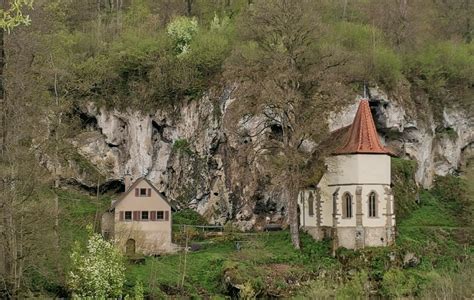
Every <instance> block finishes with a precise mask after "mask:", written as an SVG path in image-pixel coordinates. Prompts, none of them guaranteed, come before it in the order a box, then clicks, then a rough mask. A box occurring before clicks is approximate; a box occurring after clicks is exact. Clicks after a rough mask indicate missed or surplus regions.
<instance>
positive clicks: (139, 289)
mask: <svg viewBox="0 0 474 300" xmlns="http://www.w3.org/2000/svg"><path fill="white" fill-rule="evenodd" d="M133 299H134V300H143V299H145V296H144V289H143V284H142V282H141V281H137V282H136V283H135V286H134V288H133Z"/></svg>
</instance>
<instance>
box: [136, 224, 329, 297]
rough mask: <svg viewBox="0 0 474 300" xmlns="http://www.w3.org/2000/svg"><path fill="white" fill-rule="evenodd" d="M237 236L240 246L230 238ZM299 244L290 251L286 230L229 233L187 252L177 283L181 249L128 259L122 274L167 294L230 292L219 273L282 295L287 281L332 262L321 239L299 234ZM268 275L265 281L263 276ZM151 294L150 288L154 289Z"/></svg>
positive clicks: (257, 290) (299, 278) (237, 283)
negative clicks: (139, 259) (133, 261)
mask: <svg viewBox="0 0 474 300" xmlns="http://www.w3.org/2000/svg"><path fill="white" fill-rule="evenodd" d="M237 241H239V243H240V244H241V245H242V246H241V247H242V248H241V250H240V251H237V250H236V247H235V244H236V242H237ZM302 241H303V244H304V246H305V247H304V248H305V249H304V250H303V251H302V252H301V253H298V252H296V251H294V249H293V248H292V246H291V243H290V240H289V234H288V232H272V233H256V234H233V235H232V236H231V237H219V238H214V239H211V240H207V241H205V243H203V244H202V246H203V248H202V249H201V250H199V251H197V252H192V253H189V255H188V257H187V270H186V277H185V282H184V286H183V288H182V289H180V288H178V287H179V286H180V284H179V283H180V282H181V279H182V274H183V271H182V270H183V265H184V256H183V254H177V255H168V256H163V257H160V258H148V259H147V260H146V262H145V264H144V265H130V266H129V272H128V280H129V282H130V283H131V284H133V283H134V282H136V281H137V280H139V281H141V282H144V283H145V286H148V292H150V293H159V292H158V291H157V289H156V287H159V288H160V289H161V290H164V291H166V292H167V293H170V294H184V295H187V296H191V295H200V296H210V295H219V294H220V295H222V294H227V293H229V292H231V290H232V288H231V287H230V285H228V284H226V282H225V278H226V277H227V278H228V279H230V280H231V282H232V283H233V284H236V285H248V286H249V287H251V289H253V290H254V292H259V291H263V290H265V293H267V294H268V293H271V294H273V295H285V292H286V290H288V288H290V286H289V284H288V281H291V280H294V281H301V280H302V279H304V277H305V276H307V275H308V274H309V273H313V272H316V271H317V270H318V269H320V268H323V267H324V268H331V267H332V266H334V265H336V264H337V263H338V262H337V261H336V260H335V259H333V258H331V257H330V256H329V253H330V249H329V244H328V243H327V242H319V243H318V242H315V241H314V240H312V239H311V238H310V237H309V236H307V235H303V238H302ZM269 279H270V280H271V281H269ZM155 296H156V294H155Z"/></svg>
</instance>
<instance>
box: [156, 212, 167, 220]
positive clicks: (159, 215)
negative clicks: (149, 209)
mask: <svg viewBox="0 0 474 300" xmlns="http://www.w3.org/2000/svg"><path fill="white" fill-rule="evenodd" d="M164 218H165V213H164V212H163V211H157V212H156V219H157V220H163V219H164Z"/></svg>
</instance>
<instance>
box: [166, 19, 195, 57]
mask: <svg viewBox="0 0 474 300" xmlns="http://www.w3.org/2000/svg"><path fill="white" fill-rule="evenodd" d="M166 32H167V33H168V35H169V36H170V37H171V40H172V42H173V47H174V50H175V52H176V54H177V55H178V56H180V55H184V54H186V53H187V52H188V51H189V45H190V44H191V41H192V39H193V37H194V36H195V35H196V34H197V32H198V22H197V20H196V19H194V18H188V17H177V18H176V19H174V20H173V21H172V22H170V23H169V24H168V26H167V28H166Z"/></svg>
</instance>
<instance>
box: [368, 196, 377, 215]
mask: <svg viewBox="0 0 474 300" xmlns="http://www.w3.org/2000/svg"><path fill="white" fill-rule="evenodd" d="M376 217H377V194H376V193H375V192H371V193H370V194H369V218H376Z"/></svg>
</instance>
